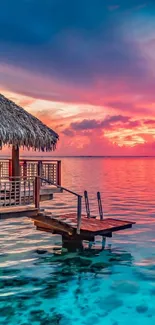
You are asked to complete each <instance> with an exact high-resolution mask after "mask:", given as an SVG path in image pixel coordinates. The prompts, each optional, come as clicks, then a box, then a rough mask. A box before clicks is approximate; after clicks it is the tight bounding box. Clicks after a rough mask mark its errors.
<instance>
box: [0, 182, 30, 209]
mask: <svg viewBox="0 0 155 325" xmlns="http://www.w3.org/2000/svg"><path fill="white" fill-rule="evenodd" d="M34 200H35V182H34V178H25V177H17V178H15V179H10V180H1V182H0V207H9V206H18V205H22V206H23V205H29V204H34Z"/></svg>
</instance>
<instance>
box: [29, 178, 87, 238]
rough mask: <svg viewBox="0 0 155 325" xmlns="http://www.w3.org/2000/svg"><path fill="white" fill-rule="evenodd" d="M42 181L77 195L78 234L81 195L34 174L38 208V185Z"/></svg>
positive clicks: (78, 228) (37, 206)
mask: <svg viewBox="0 0 155 325" xmlns="http://www.w3.org/2000/svg"><path fill="white" fill-rule="evenodd" d="M42 182H44V183H45V184H49V185H54V186H56V187H57V188H59V189H60V190H62V191H63V192H68V193H70V194H72V195H74V196H76V197H77V234H80V227H81V213H82V196H81V195H79V194H77V193H75V192H73V191H71V190H69V189H67V188H65V187H63V186H60V185H59V184H53V183H52V182H51V181H49V180H47V179H45V178H42V177H39V176H36V177H35V207H36V208H37V209H39V208H40V206H39V205H40V186H41V183H42Z"/></svg>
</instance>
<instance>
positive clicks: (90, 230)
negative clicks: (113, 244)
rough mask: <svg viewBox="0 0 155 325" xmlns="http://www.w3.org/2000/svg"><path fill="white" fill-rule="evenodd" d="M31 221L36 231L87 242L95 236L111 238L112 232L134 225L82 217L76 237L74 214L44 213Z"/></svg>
mask: <svg viewBox="0 0 155 325" xmlns="http://www.w3.org/2000/svg"><path fill="white" fill-rule="evenodd" d="M33 220H34V225H35V226H36V227H37V229H38V230H43V231H46V232H52V233H57V234H61V235H62V236H64V237H67V238H70V239H73V238H77V237H80V238H81V239H88V240H89V239H91V238H93V237H95V236H97V235H101V236H105V237H112V233H113V232H116V231H120V230H124V229H127V228H131V227H132V225H133V224H134V222H131V221H126V220H118V219H113V218H107V219H104V220H98V219H93V218H90V219H88V218H87V217H86V216H84V215H83V216H82V220H81V227H80V235H77V234H76V230H77V215H76V214H75V213H72V214H65V215H61V216H53V215H52V214H48V212H47V213H46V211H45V212H44V214H42V215H38V216H36V217H34V218H33Z"/></svg>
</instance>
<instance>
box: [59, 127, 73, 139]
mask: <svg viewBox="0 0 155 325" xmlns="http://www.w3.org/2000/svg"><path fill="white" fill-rule="evenodd" d="M62 133H63V134H64V135H67V136H68V137H72V136H73V135H74V131H73V130H71V129H65V130H63V131H62Z"/></svg>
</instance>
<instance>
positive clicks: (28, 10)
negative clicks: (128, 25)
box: [0, 0, 152, 85]
mask: <svg viewBox="0 0 155 325" xmlns="http://www.w3.org/2000/svg"><path fill="white" fill-rule="evenodd" d="M143 4H144V2H143V1H141V0H128V1H124V0H118V1H115V0H105V1H103V0H85V1H83V0H75V1H73V0H65V1H64V0H44V1H42V0H15V1H12V0H5V1H2V2H1V10H0V59H1V60H2V61H4V62H11V63H13V64H14V65H18V66H21V67H24V68H27V69H30V70H32V71H37V72H40V73H45V74H48V75H50V76H51V77H53V76H55V77H57V78H62V79H64V80H69V81H72V82H74V83H76V84H77V83H80V84H81V83H82V84H85V85H86V84H89V83H91V82H92V81H93V79H94V78H95V77H96V75H97V76H98V77H99V76H101V77H102V78H106V77H107V78H108V76H116V77H117V78H118V77H119V76H125V75H126V74H128V77H129V78H134V77H137V76H139V77H142V76H144V75H145V72H146V71H145V68H146V67H145V64H144V63H145V62H144V59H143V58H142V57H140V54H139V52H138V51H137V50H136V48H135V47H134V46H132V44H128V43H127V41H126V39H125V38H124V37H123V35H122V33H121V26H122V24H123V21H124V19H127V17H128V14H129V12H130V11H131V10H133V11H134V8H135V7H137V6H142V5H143ZM147 4H148V5H150V6H151V4H152V1H147ZM8 8H9V10H8ZM108 8H113V9H114V8H115V9H117V10H112V11H109V9H108Z"/></svg>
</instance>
